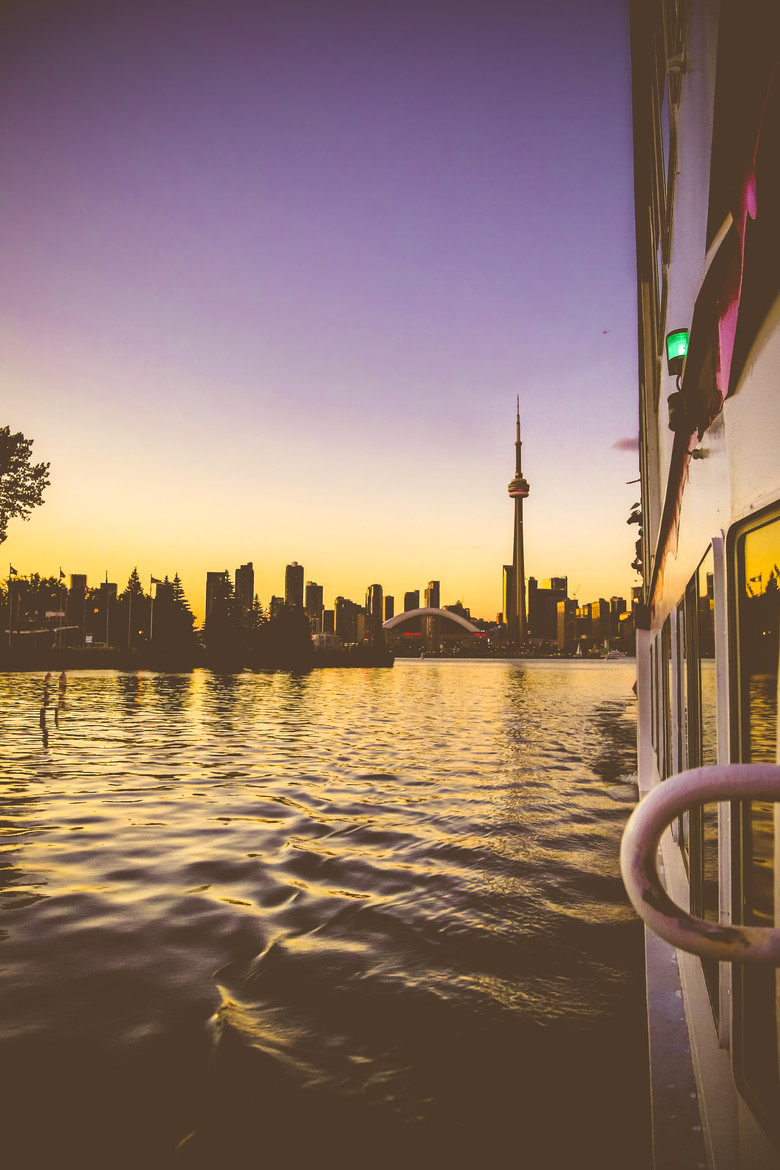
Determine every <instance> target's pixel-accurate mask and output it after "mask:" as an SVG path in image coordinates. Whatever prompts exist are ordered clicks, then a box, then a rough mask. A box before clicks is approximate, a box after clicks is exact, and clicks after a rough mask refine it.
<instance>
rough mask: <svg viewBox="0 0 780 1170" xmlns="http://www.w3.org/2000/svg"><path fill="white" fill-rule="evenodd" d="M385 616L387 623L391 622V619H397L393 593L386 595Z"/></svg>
mask: <svg viewBox="0 0 780 1170" xmlns="http://www.w3.org/2000/svg"><path fill="white" fill-rule="evenodd" d="M384 615H385V616H384V620H385V621H389V620H390V618H391V617H395V598H394V597H393V595H392V593H386V594H385V606H384Z"/></svg>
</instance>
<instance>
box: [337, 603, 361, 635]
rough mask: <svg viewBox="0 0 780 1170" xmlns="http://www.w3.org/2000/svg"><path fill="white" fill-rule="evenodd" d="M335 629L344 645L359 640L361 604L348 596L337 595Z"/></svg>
mask: <svg viewBox="0 0 780 1170" xmlns="http://www.w3.org/2000/svg"><path fill="white" fill-rule="evenodd" d="M334 610H335V615H334V629H335V633H336V634H337V635H338V637H339V638H341V641H342V643H343V645H345V646H349V645H351V644H352V643H354V642H357V640H358V629H357V625H358V621H357V619H358V613H359V612H360V606H359V605H358V604H357V602H355V601H350V600H349V598H348V597H337V598H336V600H335V602H334Z"/></svg>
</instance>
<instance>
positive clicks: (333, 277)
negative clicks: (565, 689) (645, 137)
mask: <svg viewBox="0 0 780 1170" xmlns="http://www.w3.org/2000/svg"><path fill="white" fill-rule="evenodd" d="M185 15H188V16H189V17H190V18H188V19H184V16H185ZM605 56H606V59H608V60H610V61H611V62H612V65H611V68H610V69H609V70H601V69H595V68H594V62H595V61H601V60H603V59H604V58H605ZM627 62H628V20H627V13H626V12H625V11H624V7H623V5H622V4H621V3H620V0H603V2H600V3H599V2H597V3H594V4H592V5H588V6H582V5H579V4H574V3H568V2H564V0H555V2H553V3H551V4H550V5H548V6H545V9H544V11H543V12H541V11H540V10H539V7H538V5H530V4H524V3H521V2H517V3H507V2H504V0H485V2H484V3H480V4H477V3H476V2H474V3H471V2H467V0H463V2H460V0H456V2H450V3H446V4H442V3H441V2H439V0H420V2H419V3H418V4H416V5H414V6H411V7H410V8H409V9H406V8H405V7H403V6H398V5H390V4H385V3H382V2H381V0H378V2H377V3H376V4H372V5H361V4H357V3H352V2H350V0H343V2H342V0H333V2H330V0H329V2H328V3H326V4H314V3H306V2H304V0H300V2H298V3H293V4H289V5H275V4H266V3H263V2H262V0H258V2H257V3H255V4H247V3H244V2H243V0H226V2H225V3H224V4H222V5H220V6H216V5H215V6H213V7H211V6H209V5H204V6H199V8H198V12H197V18H195V17H193V16H192V10H191V7H190V8H188V6H187V5H184V4H183V3H182V0H160V3H159V4H157V5H155V6H154V20H152V18H151V16H150V13H149V12H147V11H146V10H145V9H144V8H143V6H140V7H139V6H138V5H137V4H131V3H129V0H114V3H112V4H111V5H110V6H106V5H99V4H96V3H94V0H73V2H72V3H71V4H69V5H68V7H67V12H65V11H64V10H63V7H62V5H57V4H54V3H50V2H49V0H40V3H38V4H36V5H35V6H34V9H33V8H31V7H30V6H29V5H25V4H22V3H21V0H10V3H8V4H6V5H4V6H3V9H2V12H0V105H2V106H4V107H5V108H7V109H13V111H14V116H13V117H12V118H6V119H4V120H3V121H2V123H0V162H1V163H2V165H3V171H4V183H3V187H2V190H0V253H2V255H3V261H4V263H3V271H4V279H3V281H2V282H0V345H2V351H3V363H2V366H1V368H0V392H2V395H3V399H4V401H5V403H6V413H5V417H4V418H3V420H1V421H3V422H7V423H8V425H9V426H10V427H11V429H12V430H13V431H16V430H20V431H22V432H23V433H24V434H25V435H26V436H27V437H28V438H31V439H33V440H34V450H33V453H34V458H35V459H36V460H43V461H50V462H51V487H50V488H49V489H48V490H47V492H46V496H45V503H44V505H43V507H42V508H39V509H36V511H35V512H34V513H33V515H32V517H31V519H30V521H29V522H28V523H26V524H25V523H19V522H13V523H12V524H11V526H10V529H9V536H8V541H7V543H6V545H5V550H6V552H7V555H8V557H9V559H10V561H11V562H12V563H13V564H14V565H15V567H16V568H17V569H18V570H19V572H20V573H22V574H26V573H30V572H42V573H52V574H56V573H57V571H58V569H59V567H60V565H62V566H63V567H64V568H65V569H66V571H68V572H70V571H71V570H73V571H79V572H86V573H87V574H88V576H89V578H90V580H94V581H99V580H101V579H102V578H103V576H104V574H105V570H106V566H109V567H110V566H112V565H113V566H114V570H113V571H112V577H116V578H117V579H118V580H119V581H120V582H121V581H124V580H126V579H127V577H128V576H129V573H130V571H131V569H132V568H133V566H134V565H136V564H137V567H138V571H139V574H140V576H141V578H142V579H143V580H148V578H149V577H150V576H152V575H153V576H156V577H162V576H163V575H165V574H166V573H167V574H168V575H169V576H172V575H173V573H174V572H178V573H179V575H180V576H181V578H182V580H183V581H185V582H186V583H189V584H188V589H189V590H190V593H189V596H190V598H191V603H192V605H193V608H194V609H195V611H196V612H197V613H198V614H200V615H202V613H203V608H204V600H205V597H204V592H203V582H204V581H205V575H206V572H207V571H214V566H220V565H221V566H223V567H228V566H229V567H230V571H231V573H232V572H233V571H234V569H235V567H236V566H237V565H238V564H239V563H241V562H245V561H246V560H247V558H251V559H252V561H253V562H254V564H255V591H256V592H257V593H258V594H259V595H260V596H261V597H265V598H268V597H270V596H271V595H272V594H277V595H279V594H281V593H282V592H283V581H280V580H279V579H278V575H277V574H278V569H277V566H279V565H281V566H283V565H285V564H287V563H290V562H291V561H292V560H293V559H297V560H298V561H299V562H300V563H302V564H303V565H309V566H314V565H316V566H318V568H317V570H316V574H315V575H316V577H317V579H318V580H319V581H321V582H322V583H323V584H324V585H325V588H326V591H327V590H328V588H329V583H330V582H334V583H335V582H336V581H338V583H339V591H340V592H342V593H343V594H345V595H348V596H351V597H357V598H361V597H362V596H363V591H364V590H365V588H366V585H367V583H369V582H371V581H381V582H382V583H383V585H384V586H385V588H386V589H387V590H388V591H389V592H391V593H393V594H394V595H395V596H396V597H400V596H401V595H402V594H403V592H404V591H405V590H406V589H407V588H408V586H409V585H410V584H412V585H413V586H414V587H419V588H424V586H425V582H426V581H427V580H428V579H429V578H430V576H431V574H432V572H433V573H435V575H436V577H437V578H438V579H440V580H441V581H442V582H444V583H445V590H446V593H447V595H448V596H449V597H451V599H452V600H453V601H454V600H462V601H463V602H464V604H466V605H468V606H469V608H470V609H471V610H472V612H477V613H482V614H495V613H496V612H498V611H499V610H500V609H501V608H502V599H501V566H502V565H503V564H505V563H507V562H508V561H510V560H511V558H512V529H511V524H512V520H511V516H512V513H511V507H512V505H511V503H510V502H509V501H507V498H506V482H507V478H508V477H507V470H508V466H507V465H508V458H510V457H511V453H510V452H509V449H508V442H511V436H509V428H511V426H512V422H513V418H514V409H515V401H516V395H517V394H518V393H519V396H520V413H521V416H522V419H523V442H524V450H523V458H524V464H523V470H524V474H526V475H527V477H528V479H529V482H531V483H532V484H533V494H532V497H531V498H530V499H529V501H528V508H527V512H526V516H525V561H526V571H527V573H528V575H529V576H537V577H542V576H546V575H549V574H550V573H553V574H555V573H557V574H560V573H563V572H566V573H567V574H568V575H569V578H570V579H571V580H572V582H573V583H574V584H576V583H580V586H581V592H580V595H584V596H593V597H597V596H600V595H604V594H607V595H608V594H609V593H612V592H615V591H617V592H620V593H624V594H626V595H628V594H629V593H630V589H631V586H632V585H633V584H635V583H636V582H637V581H638V578H637V577H636V575H635V574H634V573H632V571H631V569H630V565H631V561H632V560H633V558H634V552H633V542H634V539H635V533H634V532H633V531H631V530H630V529H627V528H626V525H625V520H626V517H627V516H628V513H629V511H630V508H631V504H632V503H633V501H634V500H635V499H636V488H635V487H633V486H631V485H629V484H628V482H627V481H630V480H632V479H635V478H636V476H637V475H638V471H637V456H636V450H635V445H636V431H637V420H636V409H635V404H634V398H633V385H634V383H635V374H636V369H635V367H636V348H635V331H636V310H635V296H634V260H633V242H634V240H633V219H632V171H631V123H630V100H629V71H628V64H627ZM139 76H143V78H144V85H143V87H140V88H139V86H138V85H137V78H138V77H139ZM572 174H576V175H577V182H576V183H572V181H571V177H572ZM128 549H132V550H134V552H133V555H132V557H131V556H129V555H128V553H127V550H128ZM311 571H312V572H314V570H311Z"/></svg>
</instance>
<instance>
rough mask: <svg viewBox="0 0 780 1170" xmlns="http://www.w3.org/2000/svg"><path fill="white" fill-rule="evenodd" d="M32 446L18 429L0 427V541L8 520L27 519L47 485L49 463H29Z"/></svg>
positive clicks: (39, 501) (30, 440)
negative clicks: (13, 430)
mask: <svg viewBox="0 0 780 1170" xmlns="http://www.w3.org/2000/svg"><path fill="white" fill-rule="evenodd" d="M32 445H33V441H32V439H25V437H24V435H23V434H22V433H21V431H18V432H17V433H16V434H15V435H12V434H11V428H10V427H0V543H2V541H4V540H5V539H6V536H7V535H8V532H7V529H8V522H9V520H13V519H14V518H16V517H18V518H19V519H20V520H27V519H28V518H29V514H30V512H31V511H32V509H33V508H36V507H37V506H38V505H39V504H42V503H43V492H44V489H45V488H47V487H48V486H49V464H48V463H31V462H30V456H31V453H32Z"/></svg>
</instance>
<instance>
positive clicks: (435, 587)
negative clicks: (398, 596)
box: [422, 581, 441, 653]
mask: <svg viewBox="0 0 780 1170" xmlns="http://www.w3.org/2000/svg"><path fill="white" fill-rule="evenodd" d="M425 605H426V608H428V607H430V608H431V609H441V599H440V597H439V582H438V581H429V582H428V588H427V589H426V590H425ZM422 635H423V645H424V646H425V649H426V650H430V651H433V652H434V653H438V651H439V650H440V648H441V618H439V617H426V618H424V619H423V630H422Z"/></svg>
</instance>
